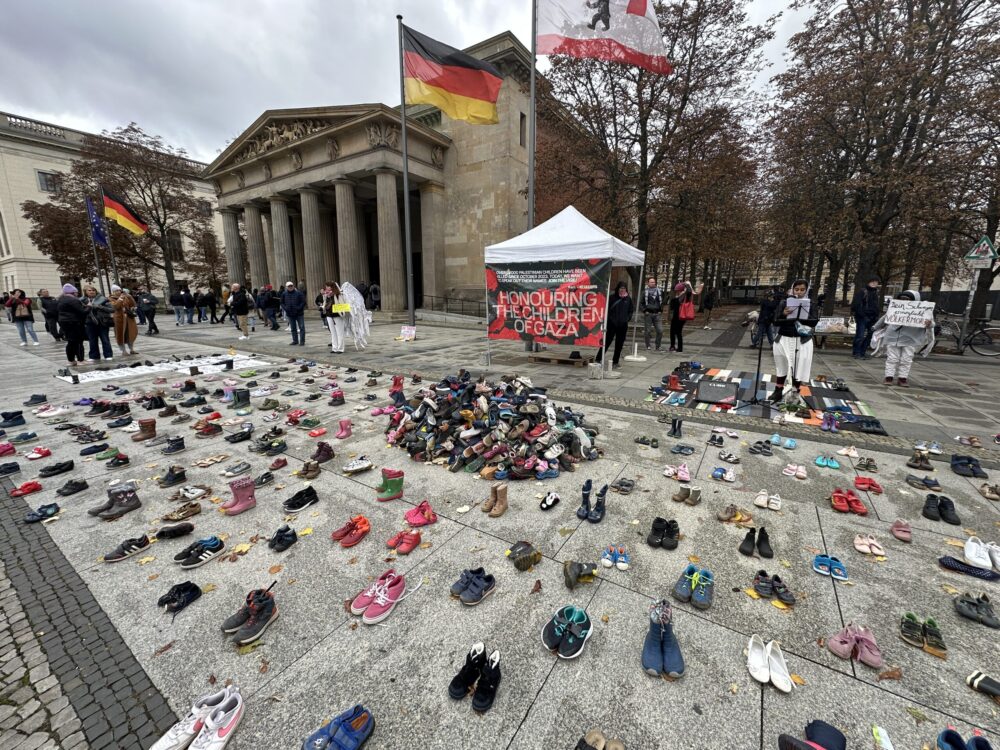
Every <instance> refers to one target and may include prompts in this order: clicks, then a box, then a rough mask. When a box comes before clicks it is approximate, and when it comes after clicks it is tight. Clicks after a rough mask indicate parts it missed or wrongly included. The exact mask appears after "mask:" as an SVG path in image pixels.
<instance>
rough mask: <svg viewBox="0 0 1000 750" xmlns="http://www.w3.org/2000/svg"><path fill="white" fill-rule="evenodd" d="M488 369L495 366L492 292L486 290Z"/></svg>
mask: <svg viewBox="0 0 1000 750" xmlns="http://www.w3.org/2000/svg"><path fill="white" fill-rule="evenodd" d="M485 293H486V367H492V366H493V349H492V344H493V342H491V341H490V290H489V289H486V290H485Z"/></svg>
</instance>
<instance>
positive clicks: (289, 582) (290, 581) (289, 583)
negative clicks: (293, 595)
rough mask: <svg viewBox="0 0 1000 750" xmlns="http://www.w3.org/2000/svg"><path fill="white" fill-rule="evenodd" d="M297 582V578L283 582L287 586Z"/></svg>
mask: <svg viewBox="0 0 1000 750" xmlns="http://www.w3.org/2000/svg"><path fill="white" fill-rule="evenodd" d="M297 580H299V579H298V578H289V579H288V580H287V581H285V585H287V586H291V585H292V584H293V583H295V582H296V581H297Z"/></svg>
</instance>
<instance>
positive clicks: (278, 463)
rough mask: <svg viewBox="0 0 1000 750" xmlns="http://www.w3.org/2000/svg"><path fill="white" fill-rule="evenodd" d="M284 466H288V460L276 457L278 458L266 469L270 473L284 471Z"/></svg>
mask: <svg viewBox="0 0 1000 750" xmlns="http://www.w3.org/2000/svg"><path fill="white" fill-rule="evenodd" d="M286 466H288V459H287V458H284V457H282V456H278V458H276V459H274V460H273V461H272V462H271V465H270V466H269V467H268V468H269V469H270V470H271V471H277V470H278V469H284V468H285V467H286Z"/></svg>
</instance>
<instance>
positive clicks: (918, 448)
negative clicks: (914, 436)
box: [913, 440, 929, 453]
mask: <svg viewBox="0 0 1000 750" xmlns="http://www.w3.org/2000/svg"><path fill="white" fill-rule="evenodd" d="M913 450H915V451H923V452H924V453H926V452H927V451H928V450H929V448H928V447H927V441H926V440H921V441H920V442H919V443H917V444H916V445H914V446H913Z"/></svg>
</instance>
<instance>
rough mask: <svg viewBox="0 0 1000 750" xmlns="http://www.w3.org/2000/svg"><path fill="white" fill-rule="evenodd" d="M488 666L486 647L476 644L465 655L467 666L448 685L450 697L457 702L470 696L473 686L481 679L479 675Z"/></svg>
mask: <svg viewBox="0 0 1000 750" xmlns="http://www.w3.org/2000/svg"><path fill="white" fill-rule="evenodd" d="M485 664H486V645H485V644H483V643H476V644H474V645H473V646H472V648H470V649H469V653H467V654H466V655H465V665H464V666H463V667H462V669H461V670H459V672H458V674H457V675H455V676H454V677H453V678H452V679H451V682H450V683H449V684H448V695H450V696H451V697H452V698H454V699H455V700H461V699H462V698H464V697H465V696H467V695H468V694H469V692H470V691H471V690H472V686H473V685H475V684H476V680H478V679H479V673H480V672H481V671H482V669H483V665H485Z"/></svg>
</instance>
